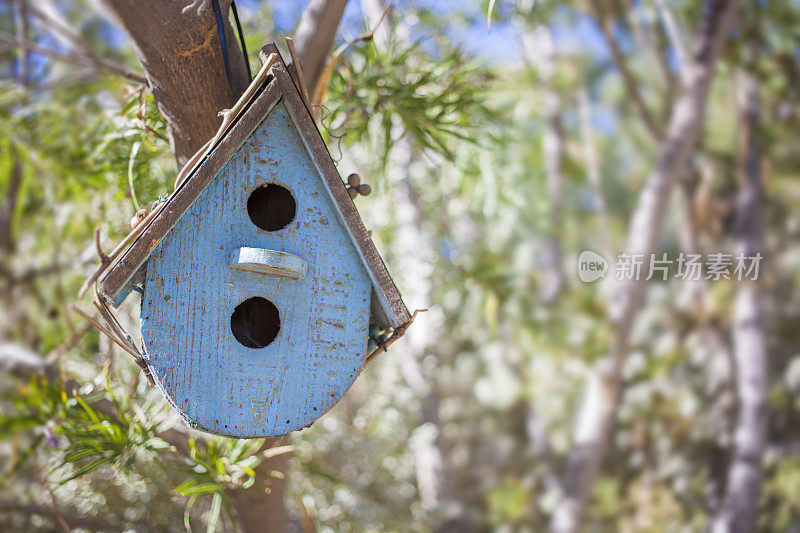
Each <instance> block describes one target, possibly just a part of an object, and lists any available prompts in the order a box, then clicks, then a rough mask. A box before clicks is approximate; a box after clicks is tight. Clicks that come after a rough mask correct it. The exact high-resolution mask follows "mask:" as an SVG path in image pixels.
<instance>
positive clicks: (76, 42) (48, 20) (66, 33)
mask: <svg viewBox="0 0 800 533" xmlns="http://www.w3.org/2000/svg"><path fill="white" fill-rule="evenodd" d="M22 1H25V0H22ZM25 3H26V4H27V8H28V9H29V10H30V12H31V13H33V14H34V15H35V16H36V17H37V18H38V19H39V20H40V21H41V22H43V23H44V24H46V25H47V26H49V27H50V28H52V29H53V30H55V31H56V33H58V34H59V35H60V36H62V37H63V38H64V40H65V41H67V42H69V43H70V44H71V45H72V46H73V47H75V48H77V49H79V51H80V53H81V54H82V55H85V56H89V57H91V56H94V53H93V52H92V50H91V49H90V48H89V47H88V46H87V44H86V43H85V42H84V41H83V39H81V38H80V36H79V35H78V34H77V33H75V32H74V31H73V30H72V28H70V27H69V26H67V24H65V23H64V21H62V20H58V19H57V18H56V17H55V16H53V14H52V13H49V12H47V11H45V10H44V9H41V8H40V7H39V6H37V5H36V4H35V3H32V2H25Z"/></svg>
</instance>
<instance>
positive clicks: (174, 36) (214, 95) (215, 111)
mask: <svg viewBox="0 0 800 533" xmlns="http://www.w3.org/2000/svg"><path fill="white" fill-rule="evenodd" d="M201 3H202V2H197V4H198V5H199V4H201ZM346 3H347V0H311V1H310V3H309V5H308V7H307V8H306V10H305V12H304V13H303V16H302V18H301V21H300V25H299V27H298V30H297V32H298V35H297V41H298V42H297V52H298V56H299V57H300V61H301V63H302V64H303V65H306V67H307V68H311V69H312V70H311V72H310V73H309V72H306V81H307V83H308V84H309V89H310V90H312V91H313V88H314V86H315V85H316V81H317V79H318V78H319V72H321V71H322V68H323V67H324V64H325V59H326V57H327V55H328V53H329V52H330V49H331V46H332V45H333V40H334V37H335V35H336V29H337V28H338V26H339V20H340V18H341V15H342V13H343V12H344V6H345V5H346ZM104 4H105V6H106V8H107V9H108V10H109V11H110V12H111V13H112V14H113V15H114V17H115V18H116V19H117V20H118V22H119V24H120V25H121V26H122V27H123V28H124V29H125V31H126V32H127V33H128V35H129V36H130V38H131V40H132V41H133V44H134V47H135V48H136V52H137V55H138V57H139V60H140V61H141V63H142V66H143V67H144V69H145V72H146V74H147V79H148V82H149V85H150V87H151V88H152V90H153V95H154V97H155V100H156V104H157V105H158V108H159V110H160V111H161V113H162V114H163V115H164V118H165V119H166V120H167V127H168V132H169V136H170V141H171V143H172V147H173V150H174V152H175V159H176V160H177V162H178V165H179V166H182V165H183V164H184V163H185V162H186V161H187V160H188V159H189V158H190V157H191V156H192V155H193V154H194V153H195V152H196V151H197V150H198V149H200V148H201V147H202V146H203V145H204V144H205V143H206V141H208V139H210V138H211V137H213V136H214V134H215V133H216V132H217V129H218V128H219V125H220V123H221V117H220V116H219V112H220V111H221V110H223V109H228V108H230V107H231V106H233V104H234V103H235V102H236V100H237V99H238V97H239V95H240V94H241V93H242V92H243V91H244V90H245V89H246V88H247V85H248V79H247V69H246V66H245V61H244V57H243V55H242V52H241V49H240V48H239V44H238V38H237V37H236V35H235V33H234V31H233V29H232V28H231V26H230V24H229V22H228V12H229V9H230V4H231V0H220V7H221V9H222V18H223V21H224V31H225V35H226V36H227V43H228V54H229V60H230V64H231V71H232V72H231V74H232V77H233V79H232V83H229V81H228V78H227V76H226V74H225V67H224V62H223V56H222V48H221V43H220V39H219V33H218V29H217V24H216V18H215V16H214V13H213V10H212V8H211V6H210V4H208V3H206V7H205V9H203V10H202V11H201V12H199V13H198V12H197V10H196V9H195V8H194V7H193V8H191V9H190V10H188V11H187V12H186V13H183V12H182V10H183V8H184V7H185V6H187V5H189V4H190V2H189V0H185V1H184V2H178V1H170V2H165V1H163V0H104ZM317 70H318V71H319V72H317ZM279 440H280V439H269V440H268V442H267V444H266V445H265V447H268V446H271V445H273V444H274V443H275V442H277V441H279ZM287 461H288V456H287V455H286V454H282V455H279V456H276V457H273V458H270V459H268V460H265V461H263V462H262V463H261V465H259V467H258V468H257V469H256V476H257V481H256V483H255V484H254V485H253V486H252V487H251V488H249V489H247V490H234V491H231V492H230V496H231V502H232V504H233V507H234V509H233V511H234V515H235V517H236V520H237V522H238V529H239V530H240V531H243V532H244V533H249V532H265V531H266V532H280V531H285V530H286V529H287V527H288V515H287V512H286V509H285V507H284V504H283V498H284V493H285V485H286V482H285V478H276V477H273V476H272V475H271V472H272V471H274V470H276V471H278V472H281V473H285V472H286V468H287Z"/></svg>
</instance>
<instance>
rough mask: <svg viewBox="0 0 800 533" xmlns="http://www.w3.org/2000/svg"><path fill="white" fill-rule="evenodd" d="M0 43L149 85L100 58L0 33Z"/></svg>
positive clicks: (129, 71) (122, 68) (145, 78)
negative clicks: (55, 48) (66, 51)
mask: <svg viewBox="0 0 800 533" xmlns="http://www.w3.org/2000/svg"><path fill="white" fill-rule="evenodd" d="M0 43H2V44H6V45H9V46H15V47H17V48H23V49H25V50H28V51H30V52H33V53H36V54H40V55H43V56H47V57H50V58H52V59H56V60H58V61H64V62H65V63H72V64H75V65H81V66H90V67H94V68H96V69H97V70H98V71H105V72H108V73H111V74H118V75H120V76H122V77H124V78H127V79H129V80H131V81H135V82H137V83H147V77H145V76H144V75H143V74H140V73H139V72H135V71H133V70H129V69H127V68H125V67H121V66H119V65H117V64H116V63H113V62H111V61H109V60H107V59H101V58H98V57H87V56H85V55H82V54H76V53H65V52H59V51H58V50H53V49H51V48H46V47H44V46H40V45H38V44H36V43H34V42H31V41H27V40H20V39H17V38H15V37H13V36H12V35H9V34H7V33H0Z"/></svg>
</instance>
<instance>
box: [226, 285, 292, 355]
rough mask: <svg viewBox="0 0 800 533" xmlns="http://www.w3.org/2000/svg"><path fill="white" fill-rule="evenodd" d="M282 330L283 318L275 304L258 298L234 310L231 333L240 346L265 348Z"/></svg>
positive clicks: (250, 299)
mask: <svg viewBox="0 0 800 533" xmlns="http://www.w3.org/2000/svg"><path fill="white" fill-rule="evenodd" d="M280 330H281V317H280V314H279V313H278V308H277V307H275V304H273V303H272V302H270V301H269V300H267V299H266V298H261V297H260V296H256V297H254V298H249V299H247V300H245V301H243V302H242V303H240V304H239V305H237V306H236V309H234V310H233V314H232V315H231V332H233V336H234V337H236V340H237V341H239V343H240V344H242V345H243V346H246V347H248V348H263V347H264V346H267V345H268V344H269V343H271V342H272V341H274V340H275V337H277V336H278V332H279V331H280Z"/></svg>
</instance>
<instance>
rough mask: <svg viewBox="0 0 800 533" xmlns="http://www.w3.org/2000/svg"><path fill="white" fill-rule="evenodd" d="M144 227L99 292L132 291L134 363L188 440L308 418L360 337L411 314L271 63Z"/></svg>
mask: <svg viewBox="0 0 800 533" xmlns="http://www.w3.org/2000/svg"><path fill="white" fill-rule="evenodd" d="M154 211H156V209H154ZM143 225H144V229H143V230H141V231H140V232H139V233H138V236H137V237H136V238H135V240H133V241H132V243H131V244H130V246H129V247H128V248H127V250H126V251H125V252H124V253H122V254H121V255H120V256H119V258H118V259H117V260H116V262H115V263H114V264H112V265H111V266H110V268H108V270H107V271H106V272H105V273H104V274H103V276H102V277H101V279H100V280H99V282H98V294H99V295H100V296H101V298H103V299H105V300H106V301H107V302H109V303H112V304H114V305H119V304H120V303H121V302H122V301H123V300H124V299H125V298H126V297H127V296H128V294H129V293H131V291H132V290H135V291H136V292H140V293H141V295H142V296H141V298H142V306H141V333H142V343H143V349H144V352H143V355H144V359H145V360H146V363H147V367H148V369H149V371H150V373H151V374H152V376H153V377H154V378H155V382H156V384H157V386H158V387H159V388H160V390H161V391H162V392H163V394H164V396H166V398H167V399H168V400H169V402H170V403H171V404H172V406H173V407H174V408H175V409H176V410H177V411H178V412H179V413H180V414H181V416H182V417H183V418H184V419H185V420H186V421H187V423H188V424H189V425H190V426H192V427H195V428H197V429H200V430H202V431H207V432H210V433H216V434H219V435H226V436H231V437H240V438H248V437H263V436H273V435H281V434H285V433H287V432H289V431H292V430H297V429H301V428H303V427H306V426H308V425H310V424H311V423H312V422H313V421H314V420H316V419H317V418H318V417H320V416H321V415H322V414H323V413H325V412H326V411H327V410H328V409H330V408H331V407H332V406H333V405H334V404H335V403H336V402H337V401H338V400H339V399H340V398H342V396H343V395H344V394H345V392H346V391H347V390H348V388H349V387H350V386H351V385H352V383H353V381H354V380H355V379H356V377H357V376H358V374H359V373H360V371H361V369H362V368H363V366H364V364H365V361H366V357H367V355H368V343H369V341H370V331H372V332H373V333H374V332H376V331H380V332H382V333H383V334H391V332H392V331H396V332H402V331H404V330H405V327H407V324H408V323H409V321H410V316H409V313H408V310H407V309H406V307H405V305H404V304H403V301H402V299H401V297H400V294H399V292H398V291H397V288H396V287H395V285H394V283H393V282H392V279H391V277H390V276H389V273H388V272H387V270H386V266H385V265H384V263H383V260H382V259H381V257H380V256H379V254H378V252H377V250H376V248H375V246H374V244H373V243H372V240H371V238H370V235H369V233H368V232H367V230H366V229H365V227H364V224H363V222H362V220H361V218H360V216H359V214H358V212H357V211H356V208H355V206H354V204H353V201H352V200H351V198H350V196H349V195H348V193H347V190H346V187H345V185H344V182H343V181H342V179H341V177H340V176H339V173H338V172H337V170H336V167H335V165H334V162H333V160H332V159H331V156H330V154H329V153H328V150H327V148H326V146H325V144H324V142H323V139H322V137H321V136H320V133H319V131H318V130H317V127H316V124H315V122H314V120H313V118H312V115H311V113H310V112H309V109H308V107H307V104H306V102H305V101H304V99H303V98H302V97H301V93H300V92H299V91H298V88H297V85H296V84H295V81H294V80H293V78H292V76H291V75H290V73H289V70H288V69H287V67H286V66H285V65H284V64H283V62H282V61H281V60H280V58H279V57H278V58H277V59H275V60H274V61H273V62H272V63H271V66H267V65H265V68H263V69H262V72H261V73H259V76H257V77H256V80H255V81H254V82H253V84H252V85H251V86H250V88H249V89H248V91H247V92H246V93H245V95H244V96H243V97H242V99H240V101H239V102H238V103H237V106H236V107H235V108H234V109H233V110H231V111H230V112H228V114H227V116H226V117H225V121H224V125H223V127H222V128H221V129H220V132H219V133H218V135H217V137H215V139H213V140H212V141H210V143H209V145H207V146H206V148H205V149H204V150H202V151H201V152H198V154H197V155H196V156H195V159H194V160H193V161H192V162H191V163H190V164H189V165H187V167H186V169H184V172H182V180H181V182H180V184H179V185H177V187H176V190H175V192H174V193H173V194H172V195H171V196H170V197H169V198H168V199H167V200H166V202H165V203H163V204H162V205H160V206H158V208H157V213H155V212H154V214H153V216H151V217H148V219H147V220H146V221H145V222H144V224H143Z"/></svg>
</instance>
